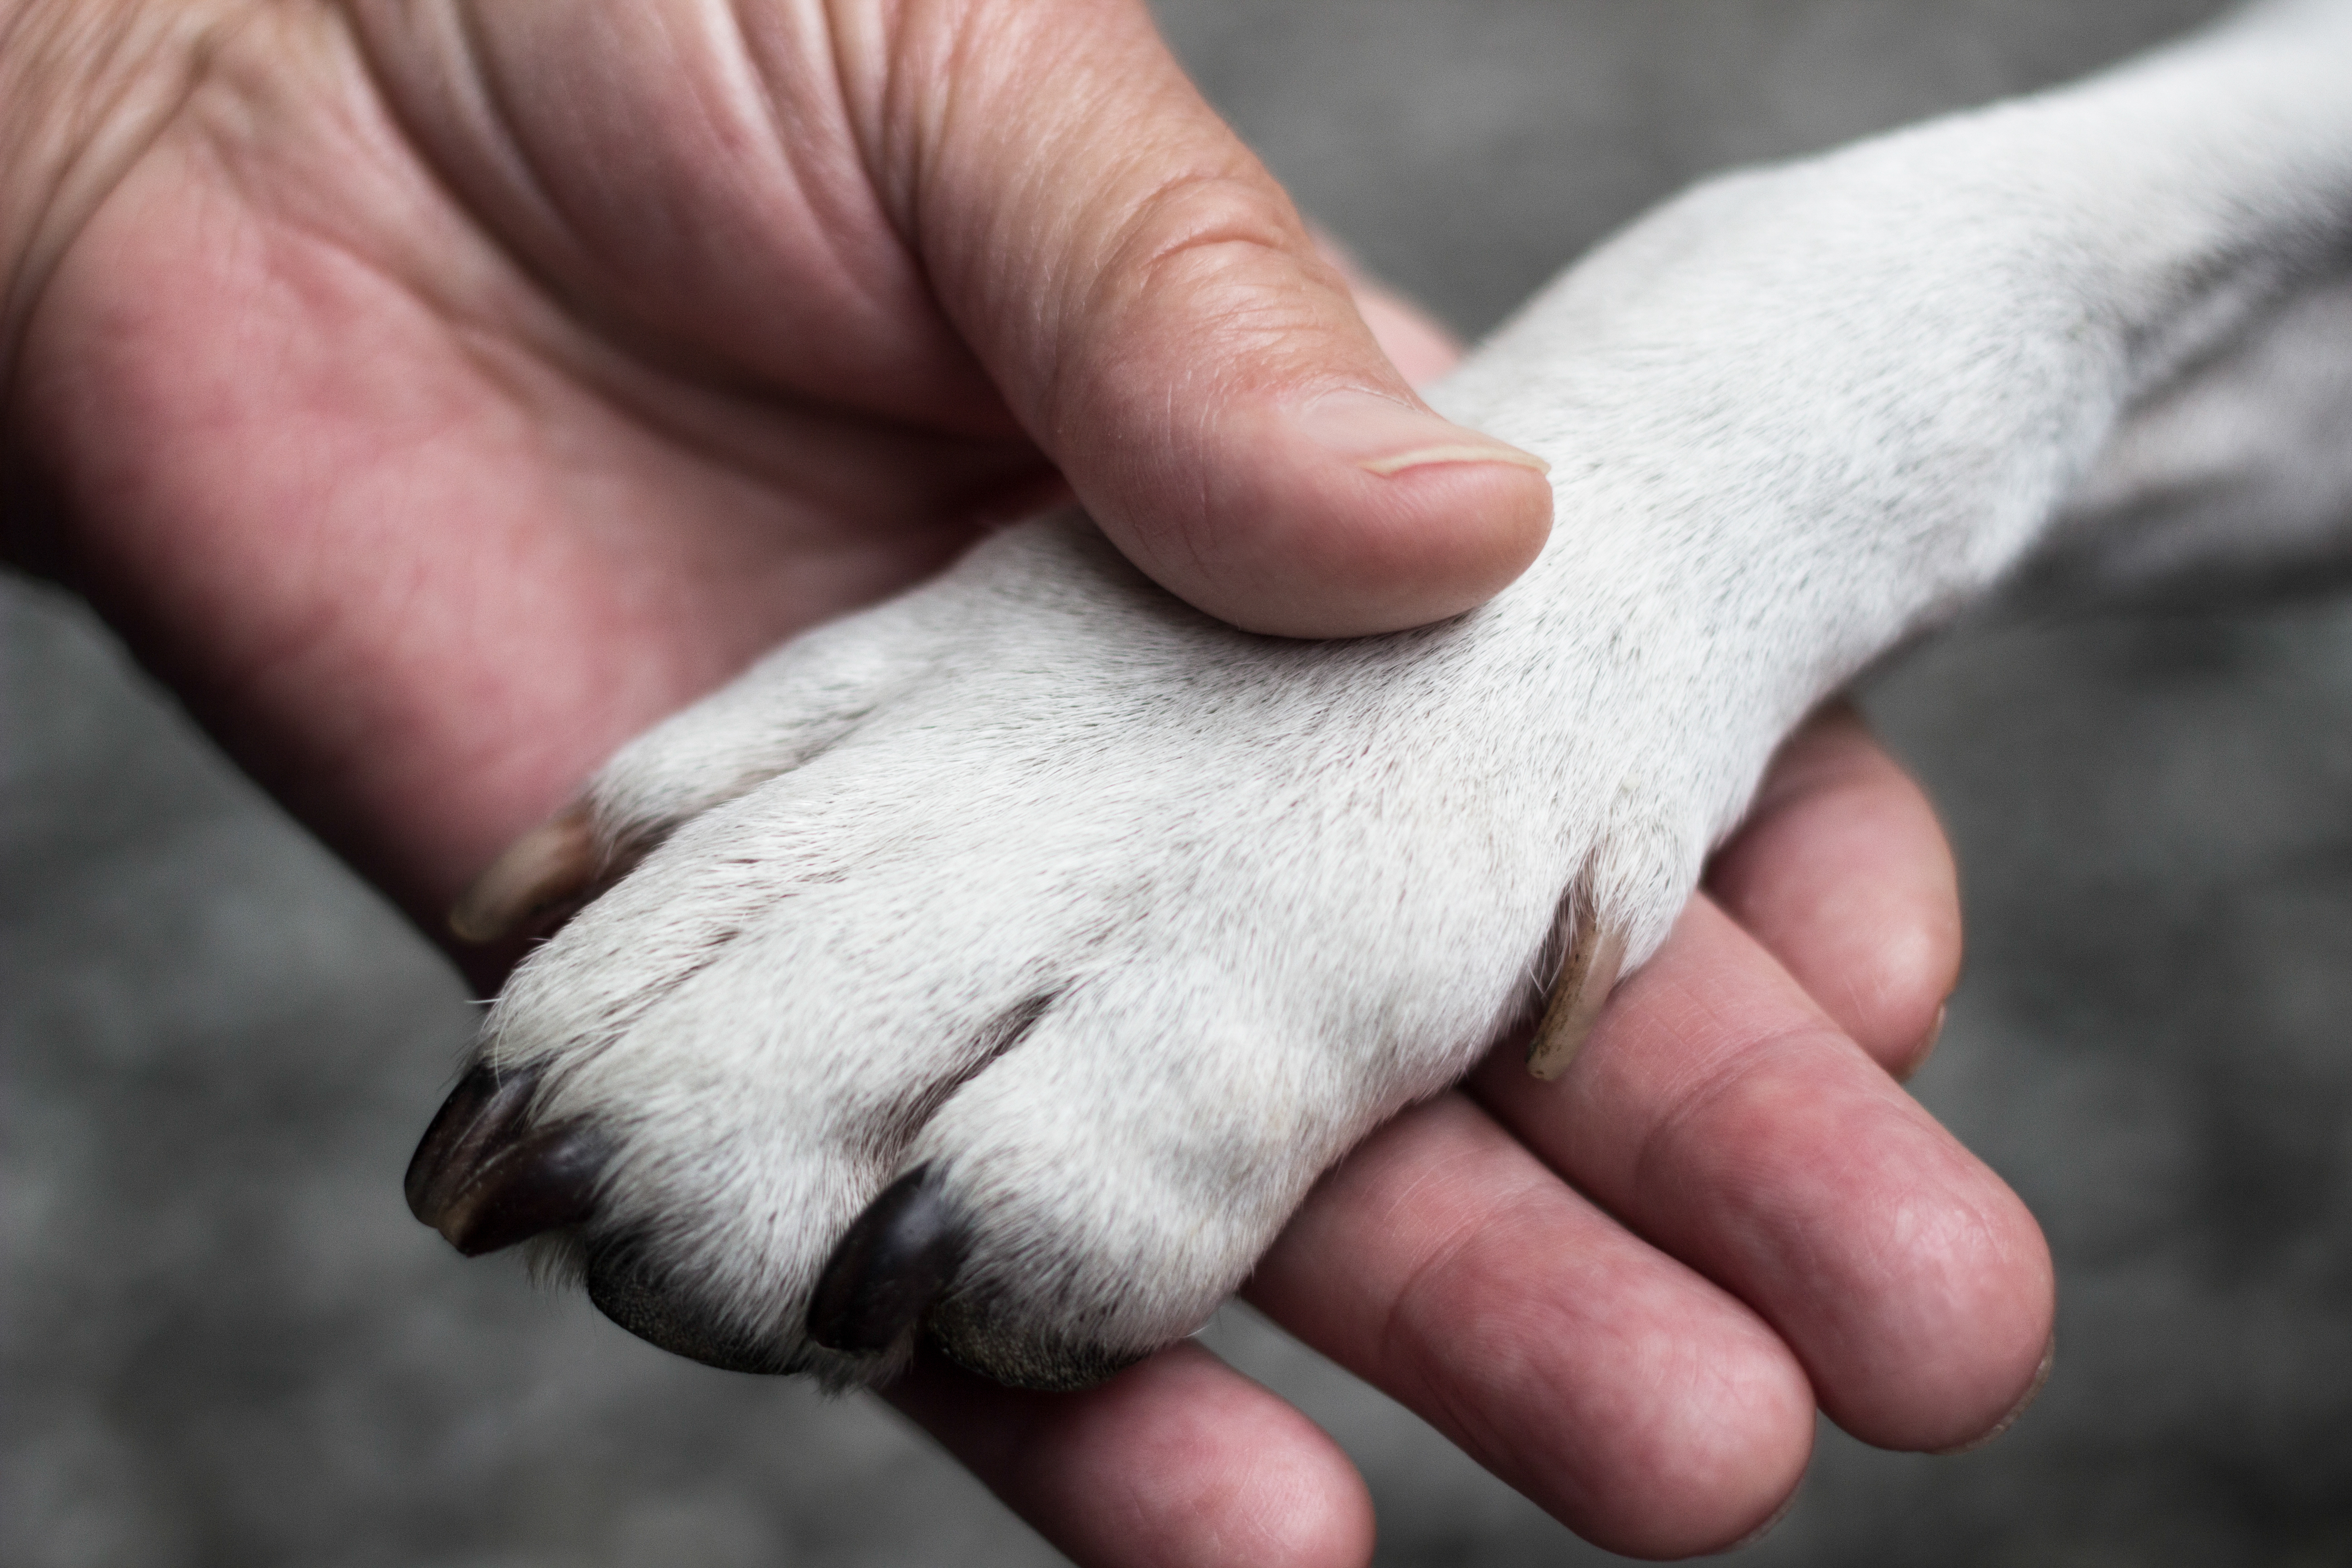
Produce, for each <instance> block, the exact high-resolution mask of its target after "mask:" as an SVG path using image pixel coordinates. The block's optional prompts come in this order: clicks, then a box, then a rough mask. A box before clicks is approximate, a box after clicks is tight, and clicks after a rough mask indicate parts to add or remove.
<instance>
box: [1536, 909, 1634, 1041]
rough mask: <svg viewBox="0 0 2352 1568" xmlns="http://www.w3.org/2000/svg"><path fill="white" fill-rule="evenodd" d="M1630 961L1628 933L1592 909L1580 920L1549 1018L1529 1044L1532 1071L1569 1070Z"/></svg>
mask: <svg viewBox="0 0 2352 1568" xmlns="http://www.w3.org/2000/svg"><path fill="white" fill-rule="evenodd" d="M1624 963H1625V938H1624V936H1623V935H1622V933H1621V932H1618V931H1611V930H1608V929H1607V928H1605V927H1603V926H1602V925H1601V922H1600V921H1597V920H1595V919H1593V918H1592V916H1591V914H1589V913H1585V914H1581V915H1580V918H1579V919H1578V921H1577V922H1576V940H1575V941H1574V942H1572V943H1570V946H1569V950H1568V954H1567V956H1566V957H1564V958H1562V959H1561V960H1560V961H1559V978H1558V979H1557V980H1554V981H1553V982H1552V986H1551V1002H1550V1004H1549V1005H1548V1006H1546V1007H1545V1008H1544V1016H1543V1022H1542V1023H1540V1024H1538V1025H1537V1026H1536V1037H1535V1038H1534V1039H1533V1040H1530V1041H1529V1042H1528V1072H1530V1073H1532V1074H1533V1075H1534V1076H1536V1077H1537V1078H1539V1079H1545V1080H1547V1081H1549V1080H1550V1079H1556V1078H1558V1077H1559V1075H1560V1074H1562V1073H1564V1072H1566V1071H1567V1070H1568V1068H1569V1064H1570V1062H1573V1061H1574V1060H1576V1053H1577V1052H1579V1051H1580V1050H1582V1049H1583V1048H1584V1037H1585V1036H1587V1035H1589V1034H1591V1032H1592V1025H1593V1021H1594V1020H1595V1019H1597V1018H1599V1017H1600V1016H1601V1008H1603V1007H1605V1006H1607V1005H1608V1004H1609V993H1610V992H1611V991H1612V990H1613V989H1615V987H1616V984H1617V972H1618V970H1620V969H1621V968H1622V967H1623V966H1624Z"/></svg>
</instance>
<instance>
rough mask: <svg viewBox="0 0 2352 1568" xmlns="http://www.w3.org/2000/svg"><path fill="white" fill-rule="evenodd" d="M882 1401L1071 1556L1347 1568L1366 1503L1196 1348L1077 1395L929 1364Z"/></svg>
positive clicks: (1321, 1445)
mask: <svg viewBox="0 0 2352 1568" xmlns="http://www.w3.org/2000/svg"><path fill="white" fill-rule="evenodd" d="M885 1394H886V1397H887V1398H888V1399H889V1400H890V1402H891V1403H892V1404H893V1405H897V1406H898V1408H899V1409H900V1410H902V1411H904V1412H905V1413H906V1414H907V1415H909V1416H911V1417H912V1418H913V1419H914V1420H915V1421H917V1422H918V1423H919V1424H920V1425H921V1426H923V1427H924V1428H925V1429H926V1430H928V1431H929V1432H930V1434H931V1435H932V1436H935V1437H937V1438H938V1439H939V1440H940V1443H941V1444H943V1445H944V1446H945V1447H947V1449H948V1451H949V1453H950V1454H952V1455H953V1456H954V1457H955V1458H956V1459H957V1460H958V1461H959V1462H960V1463H961V1464H962V1465H963V1466H964V1467H965V1468H968V1469H970V1470H971V1472H972V1474H973V1475H975V1476H977V1477H978V1478H979V1479H980V1480H981V1481H982V1484H984V1485H985V1486H987V1487H988V1488H989V1489H990V1490H992V1491H993V1492H995V1493H996V1495H997V1496H998V1497H1000V1498H1002V1499H1003V1500H1004V1501H1005V1503H1006V1504H1007V1505H1009V1506H1010V1507H1011V1508H1012V1509H1013V1510H1014V1511H1015V1512H1017V1513H1019V1514H1020V1515H1021V1516H1022V1517H1023V1518H1024V1519H1026V1520H1027V1521H1029V1522H1030V1523H1031V1524H1032V1525H1034V1526H1035V1527H1036V1529H1037V1530H1038V1531H1039V1532H1040V1533H1041V1534H1043V1535H1044V1536H1045V1538H1046V1539H1047V1540H1048V1541H1050V1542H1053V1543H1054V1544H1055V1546H1056V1547H1059V1548H1060V1549H1061V1550H1062V1551H1063V1552H1066V1553H1067V1554H1068V1555H1069V1556H1070V1557H1071V1558H1072V1559H1074V1560H1075V1561H1076V1562H1078V1563H1085V1564H1088V1565H1095V1564H1100V1565H1102V1568H1177V1565H1179V1564H1192V1563H1200V1564H1224V1563H1268V1564H1276V1563H1278V1564H1285V1565H1292V1564H1296V1565H1297V1568H1323V1565H1328V1568H1352V1565H1354V1564H1359V1563H1363V1562H1365V1561H1366V1560H1368V1559H1369V1558H1370V1555H1371V1549H1372V1510H1371V1500H1370V1496H1369V1494H1368V1493H1367V1492H1366V1491H1365V1489H1364V1483H1363V1479H1362V1478H1361V1477H1360V1476H1359V1475H1357V1473H1356V1470H1355V1468H1354V1467H1353V1466H1351V1465H1350V1464H1349V1462H1348V1459H1347V1457H1346V1456H1345V1455H1343V1454H1342V1453H1340V1452H1339V1447H1337V1445H1335V1444H1334V1443H1333V1442H1332V1441H1331V1439H1330V1438H1329V1437H1328V1436H1325V1435H1324V1434H1323V1432H1322V1431H1321V1430H1320V1429H1319V1428H1318V1427H1317V1426H1315V1425H1314V1423H1312V1422H1310V1421H1308V1420H1307V1417H1305V1416H1304V1415H1300V1414H1299V1413H1298V1412H1297V1411H1296V1410H1294V1409H1292V1408H1291V1407H1290V1406H1289V1405H1286V1404H1284V1403H1283V1402H1282V1401H1281V1400H1280V1399H1278V1398H1276V1396H1275V1395H1274V1394H1271V1393H1269V1392H1267V1391H1266V1390H1265V1388H1262V1387H1260V1386H1259V1385H1258V1384H1255V1383H1253V1382H1251V1381H1250V1380H1249V1379H1248V1378H1245V1377H1244V1376H1242V1375H1241V1374H1240V1373H1237V1372H1234V1370H1233V1369H1232V1368H1230V1367H1228V1366H1226V1365H1225V1364H1224V1363H1223V1362H1221V1361H1219V1360H1218V1359H1217V1358H1216V1357H1215V1356H1213V1355H1212V1354H1210V1353H1209V1352H1207V1351H1206V1350H1203V1349H1202V1348H1201V1347H1200V1346H1199V1345H1196V1344H1191V1343H1185V1344H1181V1345H1176V1346H1172V1347H1171V1348H1170V1349H1168V1350H1165V1351H1162V1352H1160V1353H1159V1354H1158V1355H1155V1356H1153V1357H1151V1358H1150V1360H1148V1361H1145V1362H1143V1363H1140V1364H1139V1365H1136V1366H1132V1367H1129V1369H1128V1370H1127V1371H1125V1372H1123V1373H1119V1374H1118V1376H1117V1377H1115V1378H1113V1379H1111V1380H1110V1381H1109V1382H1108V1383H1106V1384H1101V1385H1099V1386H1097V1387H1095V1388H1090V1389H1087V1390H1086V1391H1084V1392H1082V1393H1078V1394H1034V1393H1029V1392H1025V1391H1023V1390H1019V1389H1011V1388H1005V1387H1002V1386H1000V1385H999V1384H993V1383H989V1382H987V1381H985V1380H983V1379H981V1378H977V1377H974V1376H972V1375H971V1374H970V1373H964V1372H961V1371H958V1370H957V1369H955V1368H953V1367H951V1366H949V1365H947V1364H946V1363H942V1362H940V1361H938V1360H936V1359H933V1358H925V1359H924V1360H922V1361H919V1363H917V1366H916V1369H915V1370H914V1371H913V1372H912V1373H909V1374H908V1376H906V1377H904V1378H901V1379H900V1380H899V1381H898V1382H897V1383H896V1384H892V1385H891V1386H890V1387H889V1388H888V1389H887V1390H886V1391H885Z"/></svg>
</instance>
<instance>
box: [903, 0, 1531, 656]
mask: <svg viewBox="0 0 2352 1568" xmlns="http://www.w3.org/2000/svg"><path fill="white" fill-rule="evenodd" d="M957 10H958V16H959V24H958V26H955V27H954V28H952V29H950V32H951V33H952V35H953V43H952V45H951V46H950V45H947V44H943V43H941V42H940V37H939V36H938V35H936V34H928V33H927V32H926V30H925V29H922V28H914V29H909V30H908V31H906V32H903V33H902V34H901V41H902V42H903V43H905V44H906V46H907V54H906V58H901V59H899V60H898V62H897V67H898V73H900V74H901V75H902V77H903V78H904V79H907V80H908V83H909V85H908V86H907V87H906V89H905V90H903V91H901V92H898V93H896V94H894V95H892V98H893V100H895V101H897V102H898V103H902V104H905V103H912V102H916V101H920V102H922V103H923V104H924V105H926V109H925V110H924V112H923V113H922V114H920V115H909V116H908V121H909V123H908V127H907V133H906V134H903V135H900V136H898V137H895V138H892V139H891V144H892V145H894V146H895V147H896V148H898V149H899V150H900V151H899V152H898V154H897V155H896V157H895V159H894V161H896V162H898V163H900V165H901V166H902V167H904V168H907V169H911V170H915V171H918V173H917V174H914V175H913V176H912V177H911V179H910V180H909V181H908V184H905V185H904V186H902V188H903V189H905V190H906V192H907V202H908V216H909V217H910V218H911V222H912V228H913V233H914V236H915V237H916V239H917V242H918V244H919V247H920V250H921V253H922V256H923V259H924V263H925V265H926V266H927V268H929V272H930V277H931V280H932V285H933V287H934V288H935V289H937V291H938V293H939V296H940V300H941V301H942V303H943V304H944V306H945V308H946V309H947V310H948V312H949V314H950V318H951V319H952V320H953V321H955V323H956V325H957V327H958V329H959V330H960V331H961V332H962V333H963V334H964V335H965V337H966V338H967V339H968V341H969V342H971V344H972V346H973V348H974V350H975V351H976V352H977V353H978V354H979V356H980V358H981V360H982V363H983V364H984V365H985V367H986V368H987V370H988V372H989V374H991V375H992V377H993V378H994V380H995V381H996V384H997V385H998V387H999V388H1000V390H1001V391H1002V393H1003V396H1004V397H1005V399H1006V401H1007V402H1008V403H1009V404H1010V405H1011V406H1012V408H1013V413H1014V415H1015V416H1017V417H1018V418H1019V419H1020V420H1021V421H1022V423H1023V424H1024V426H1026V427H1027V429H1028V430H1029V432H1030V434H1031V435H1032V436H1033V437H1034V438H1035V439H1036V440H1037V442H1038V443H1039V444H1040V445H1041V446H1042V447H1044V448H1045V451H1046V453H1047V454H1048V455H1049V456H1050V457H1051V458H1053V459H1054V460H1055V463H1056V464H1058V465H1059V467H1060V468H1061V469H1062V472H1063V474H1064V476H1065V477H1066V479H1068V481H1069V483H1070V486H1071V488H1072V489H1073V490H1074V491H1075V492H1076V495H1077V497H1078V499H1079V500H1081V501H1083V502H1084V503H1085V504H1086V506H1087V510H1089V511H1091V512H1092V513H1093V515H1094V517H1095V519H1096V521H1097V522H1098V523H1099V524H1100V525H1101V527H1102V529H1103V530H1104V531H1105V532H1106V533H1107V534H1108V535H1109V537H1110V538H1111V539H1112V540H1113V541H1114V542H1116V543H1117V544H1118V547H1119V548H1120V549H1121V550H1123V551H1124V552H1126V553H1127V554H1128V556H1129V558H1130V559H1132V560H1133V561H1134V562H1135V563H1136V564H1137V565H1138V566H1139V567H1141V568H1142V569H1143V570H1144V571H1145V572H1147V573H1149V574H1150V575H1151V576H1152V577H1154V578H1156V579H1157V580H1158V581H1159V582H1160V583H1161V584H1164V585H1165V586H1167V587H1168V588H1170V589H1171V590H1172V591H1173V592H1175V593H1176V594H1178V595H1181V596H1182V597H1183V598H1185V599H1187V600H1189V601H1191V602H1192V604H1194V605H1198V606H1199V607H1200V608H1202V609H1203V610H1206V611H1208V612H1209V613H1210V614H1212V615H1215V616H1221V617H1223V619H1225V620H1228V621H1231V622H1233V623H1234V624H1236V625H1238V626H1244V627H1247V628H1249V629H1252V630H1255V631H1263V632H1271V633H1279V634H1283V635H1287V636H1292V637H1334V636H1346V635H1355V634H1362V633H1370V632H1381V631H1391V630H1396V629H1399V628H1402V627H1405V626H1418V625H1422V624H1423V623H1426V622H1429V621H1433V620H1436V619H1439V618H1442V617H1444V616H1450V615H1454V614H1457V613H1459V612H1461V611H1463V610H1465V609H1468V608H1470V607H1471V606H1473V605H1477V604H1480V603H1482V602H1483V601H1485V600H1486V598H1487V597H1488V596H1490V595H1493V594H1494V593H1495V592H1496V590H1498V589H1500V588H1501V587H1503V586H1504V585H1505V584H1507V583H1508V582H1510V581H1511V579H1513V578H1514V577H1516V576H1517V575H1518V574H1519V573H1520V572H1521V571H1522V570H1524V569H1525V568H1526V566H1527V565H1528V563H1529V562H1530V561H1532V560H1533V559H1534V558H1535V556H1536V553H1537V552H1538V551H1539V550H1540V549H1541V548H1542V546H1543V542H1544V539H1545V537H1546V535H1547V533H1548V532H1549V527H1550V519H1551V492H1550V489H1549V485H1548V484H1547V483H1546V482H1545V479H1544V478H1543V464H1542V463H1541V462H1540V460H1538V458H1534V457H1532V456H1530V455H1529V454H1528V453H1525V452H1522V451H1520V450H1518V449H1517V448H1516V447H1509V446H1507V445H1505V444H1504V443H1502V442H1500V441H1498V440H1496V439H1495V438H1493V437H1488V436H1485V435H1482V434H1480V433H1479V432H1477V431H1475V430H1469V429H1465V428H1463V427H1461V426H1456V425H1454V424H1451V423H1449V422H1448V421H1446V420H1445V419H1444V418H1441V417H1440V416H1438V415H1436V414H1434V413H1433V412H1432V411H1431V410H1430V408H1429V407H1428V405H1425V404H1424V403H1423V402H1422V401H1421V400H1420V398H1419V397H1417V396H1416V395H1414V394H1413V392H1412V389H1411V387H1410V386H1408V384H1406V382H1405V380H1404V378H1403V376H1402V375H1401V374H1399V373H1398V371H1397V369H1396V367H1395V366H1394V365H1393V364H1391V363H1390V361H1389V359H1388V357H1387V356H1386V355H1385V354H1383V353H1381V349H1380V347H1379V345H1378V344H1377V343H1376V342H1374V340H1373V337H1372V334H1371V332H1370V331H1369V330H1368V329H1367V328H1366V326H1365V324H1364V321H1363V320H1362V318H1361V317H1360V315H1359V314H1358V312H1357V310H1356V308H1355V306H1354V304H1353V303H1352V302H1351V300H1350V299H1349V290H1348V287H1347V284H1346V281H1345V280H1344V279H1342V278H1341V277H1340V276H1339V273H1338V272H1337V271H1336V270H1334V268H1332V267H1331V266H1330V265H1328V263H1327V262H1326V261H1325V260H1324V259H1323V258H1321V257H1320V256H1319V255H1318V252H1317V249H1316V247H1315V243H1314V240H1313V238H1312V237H1311V236H1310V235H1309V233H1308V231H1307V226H1306V225H1305V224H1304V223H1303V222H1302V221H1301V220H1300V218H1299V216H1298V214H1297V210H1296V209H1295V208H1294V207H1293V205H1291V202H1290V200H1289V198H1288V196H1287V195H1285V194H1284V192H1283V190H1282V188H1281V187H1280V186H1279V185H1278V184H1276V182H1275V180H1274V178H1273V176H1272V175H1270V174H1268V173H1267V172H1266V170H1265V166H1264V165H1263V164H1261V163H1259V162H1258V161H1257V159H1256V158H1255V157H1254V156H1252V154H1251V153H1250V152H1249V150H1248V149H1247V148H1245V147H1244V146H1243V145H1242V143H1241V142H1240V140H1239V139H1238V138H1237V137H1236V136H1235V135H1234V132H1232V131H1231V130H1230V129H1229V128H1228V127H1227V126H1226V125H1225V124H1224V122H1223V121H1222V120H1221V119H1220V118H1219V117H1218V116H1217V114H1216V113H1215V111H1214V110H1212V109H1211V108H1210V107H1209V106H1208V104H1207V103H1206V102H1205V101H1203V100H1202V98H1201V96H1200V94H1199V93H1198V91H1197V90H1196V89H1194V88H1193V86H1192V82H1191V81H1190V80H1189V79H1187V78H1186V77H1185V75H1184V72H1183V70H1182V68H1181V67H1180V66H1179V65H1178V64H1177V62H1176V60H1175V59H1174V58H1173V57H1172V56H1171V54H1170V53H1169V51H1168V49H1167V47H1166V46H1165V45H1164V44H1163V43H1162V42H1161V41H1160V37H1159V36H1158V34H1157V32H1156V31H1155V29H1154V28H1153V26H1152V24H1151V21H1150V17H1149V16H1148V15H1147V14H1146V13H1145V11H1144V9H1143V7H1142V5H1140V4H1138V3H1136V0H1007V3H1000V4H992V5H991V4H982V5H965V6H962V7H960V8H957ZM926 37H928V38H929V46H928V47H923V46H922V45H921V44H920V43H919V42H917V41H916V40H922V39H924V38H926ZM927 55H928V56H929V57H930V58H924V57H925V56H927ZM917 74H919V76H920V78H921V80H920V81H916V80H915V79H914V78H915V76H916V75H917ZM950 83H951V90H950V89H949V87H948V86H947V85H945V84H950Z"/></svg>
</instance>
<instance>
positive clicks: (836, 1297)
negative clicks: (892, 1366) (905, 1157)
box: [808, 1165, 967, 1354]
mask: <svg viewBox="0 0 2352 1568" xmlns="http://www.w3.org/2000/svg"><path fill="white" fill-rule="evenodd" d="M966 1246H967V1243H966V1239H965V1237H964V1231H963V1226H961V1224H960V1223H959V1222H958V1220H957V1218H956V1215H955V1213H954V1211H953V1209H952V1208H951V1207H950V1205H949V1202H948V1196H947V1190H946V1186H945V1184H943V1183H941V1182H940V1181H939V1180H937V1179H936V1178H935V1177H933V1176H932V1174H931V1171H930V1167H929V1166H928V1165H919V1166H917V1167H916V1168H915V1169H913V1170H911V1171H909V1172H908V1173H906V1174H905V1175H903V1176H901V1177H899V1178H898V1180H897V1181H895V1182H893V1183H891V1184H889V1185H888V1186H887V1187H885V1188H884V1189H882V1195H881V1196H880V1197H877V1198H876V1199H875V1200H874V1201H873V1202H872V1203H871V1204H868V1205H866V1212H865V1213H864V1214H862V1215H858V1216H857V1218H856V1221H854V1222H853V1223H852V1224H851V1225H850V1227H849V1229H848V1231H847V1233H846V1234H845V1235H844V1236H843V1237H842V1238H841V1241H840V1244H839V1245H838V1246H836V1247H835V1248H834V1249H833V1256H832V1257H831V1258H827V1259H825V1264H824V1273H823V1274H821V1275H819V1276H818V1277H817V1282H816V1293H815V1294H814V1297H812V1298H811V1300H810V1301H809V1313H808V1333H809V1338H811V1339H812V1340H814V1341H815V1342H817V1343H818V1344H821V1345H823V1346H824V1348H825V1349H827V1350H831V1351H843V1352H849V1353H851V1354H871V1353H873V1352H877V1351H884V1350H887V1349H889V1348H890V1347H891V1346H892V1345H894V1344H896V1343H897V1342H898V1339H899V1336H901V1335H902V1334H905V1333H906V1332H907V1331H908V1330H910V1329H912V1328H913V1327H914V1326H915V1325H916V1323H917V1322H918V1321H920V1320H921V1318H922V1315H923V1313H924V1312H925V1311H926V1310H929V1307H930V1305H931V1303H932V1302H933V1301H935V1300H938V1299H939V1296H940V1291H942V1290H944V1289H947V1287H948V1282H949V1281H950V1280H951V1279H954V1278H955V1272H956V1269H957V1268H959V1267H961V1264H962V1263H963V1258H964V1251H965V1248H966Z"/></svg>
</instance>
